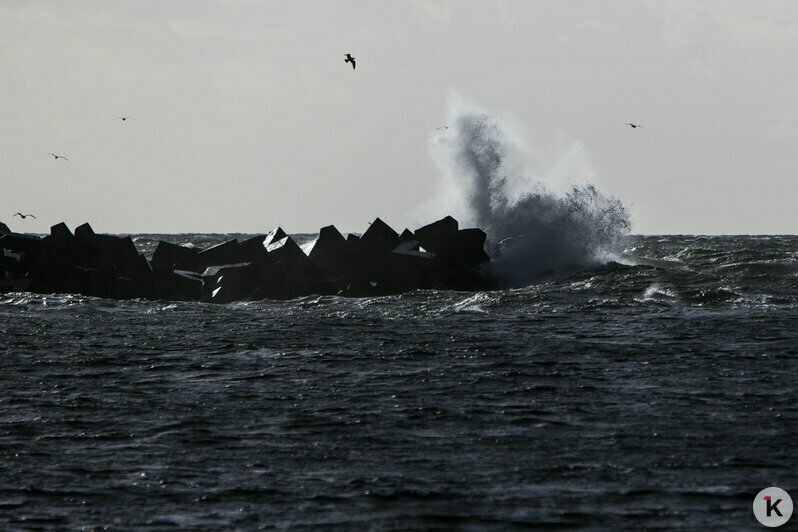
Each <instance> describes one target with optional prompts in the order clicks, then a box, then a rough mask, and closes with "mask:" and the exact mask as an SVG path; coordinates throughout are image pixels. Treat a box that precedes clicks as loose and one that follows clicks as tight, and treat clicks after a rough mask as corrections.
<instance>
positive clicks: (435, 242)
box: [415, 216, 459, 253]
mask: <svg viewBox="0 0 798 532" xmlns="http://www.w3.org/2000/svg"><path fill="white" fill-rule="evenodd" d="M458 228H459V224H458V223H457V220H455V219H454V218H452V217H451V216H447V217H445V218H442V219H440V220H438V221H437V222H432V223H431V224H428V225H425V226H424V227H420V228H418V229H416V230H415V236H416V240H418V241H419V243H421V246H422V247H423V248H424V249H425V250H426V251H430V252H432V253H437V252H439V251H440V249H441V248H442V247H444V246H446V242H447V240H448V239H449V238H451V237H452V235H454V234H455V233H456V232H457V230H458Z"/></svg>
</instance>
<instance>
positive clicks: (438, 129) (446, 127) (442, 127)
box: [435, 126, 449, 131]
mask: <svg viewBox="0 0 798 532" xmlns="http://www.w3.org/2000/svg"><path fill="white" fill-rule="evenodd" d="M441 129H449V126H441V127H439V128H435V131H440V130H441Z"/></svg>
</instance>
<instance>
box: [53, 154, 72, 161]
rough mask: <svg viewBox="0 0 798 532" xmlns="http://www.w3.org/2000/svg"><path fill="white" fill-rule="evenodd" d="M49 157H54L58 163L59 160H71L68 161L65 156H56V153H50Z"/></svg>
mask: <svg viewBox="0 0 798 532" xmlns="http://www.w3.org/2000/svg"><path fill="white" fill-rule="evenodd" d="M48 155H52V156H53V157H55V160H56V161H57V160H58V159H63V160H65V161H68V160H69V159H67V158H66V157H64V156H63V155H56V154H54V153H49V154H48Z"/></svg>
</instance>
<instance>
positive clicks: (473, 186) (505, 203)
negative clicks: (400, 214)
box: [427, 98, 631, 287]
mask: <svg viewBox="0 0 798 532" xmlns="http://www.w3.org/2000/svg"><path fill="white" fill-rule="evenodd" d="M447 123H448V126H449V127H448V129H446V130H441V131H439V132H437V133H436V134H435V135H434V136H433V138H432V139H431V143H430V145H431V151H432V155H433V157H434V159H435V161H436V162H437V163H438V165H439V167H440V168H441V171H442V174H443V177H444V184H443V187H442V190H441V191H440V193H439V195H438V196H437V198H436V199H435V200H433V202H432V203H431V204H430V205H428V206H427V209H429V211H428V213H431V212H432V211H437V212H438V213H440V212H451V213H452V214H453V215H454V216H455V217H456V218H458V219H459V220H460V221H461V223H462V224H463V225H465V226H477V227H480V228H482V229H484V230H485V231H486V232H487V233H488V237H489V239H490V241H489V247H490V250H489V251H490V252H491V254H492V256H493V257H494V260H493V261H492V266H491V267H492V268H493V274H494V275H495V276H496V278H497V279H499V280H500V281H501V282H502V283H503V284H504V285H506V286H509V287H520V286H526V285H529V284H530V283H532V282H534V281H535V280H536V279H539V278H540V277H541V276H543V275H545V274H547V273H550V272H554V271H558V270H563V269H567V268H572V267H583V266H589V265H591V264H597V263H602V262H606V261H608V260H610V259H611V258H613V256H612V254H611V251H612V250H613V249H614V246H615V244H616V242H617V240H618V238H619V237H621V236H622V235H624V234H625V233H627V232H628V231H629V229H630V227H631V223H630V219H629V215H628V214H627V211H626V209H625V207H624V205H623V204H622V203H621V201H620V200H618V199H616V198H614V197H611V196H608V195H606V194H604V193H602V192H601V191H599V190H598V188H596V186H595V185H593V184H591V183H590V182H589V177H590V172H589V170H585V168H588V167H589V161H588V160H587V156H586V155H585V154H584V150H583V148H582V147H581V145H579V144H574V145H573V146H572V147H570V148H568V149H566V150H564V152H563V153H562V154H561V155H560V156H559V157H557V161H556V162H555V163H554V164H551V165H545V164H539V163H538V164H533V163H532V158H531V157H530V156H529V155H528V150H527V147H526V143H525V142H524V140H523V138H524V134H523V132H522V131H521V128H519V127H518V126H517V124H515V123H514V121H513V120H512V119H511V118H510V117H508V116H506V115H503V114H501V113H496V112H490V111H485V110H482V109H479V108H478V107H477V106H475V105H473V104H470V103H466V102H464V101H463V100H462V99H459V98H455V99H454V101H453V102H452V104H451V106H450V111H449V119H448V122H447ZM574 174H577V175H574ZM575 180H577V181H576V182H575ZM558 189H560V190H558Z"/></svg>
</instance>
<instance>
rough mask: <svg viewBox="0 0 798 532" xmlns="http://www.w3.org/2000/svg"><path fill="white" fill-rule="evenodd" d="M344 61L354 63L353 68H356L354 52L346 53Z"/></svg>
mask: <svg viewBox="0 0 798 532" xmlns="http://www.w3.org/2000/svg"><path fill="white" fill-rule="evenodd" d="M344 63H352V70H354V69H355V58H354V57H352V54H346V59H344Z"/></svg>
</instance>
